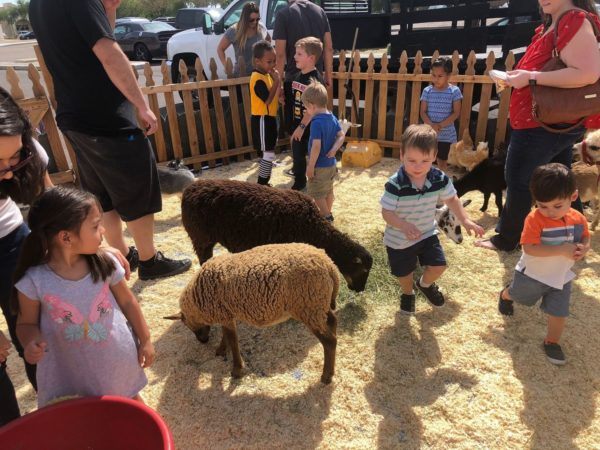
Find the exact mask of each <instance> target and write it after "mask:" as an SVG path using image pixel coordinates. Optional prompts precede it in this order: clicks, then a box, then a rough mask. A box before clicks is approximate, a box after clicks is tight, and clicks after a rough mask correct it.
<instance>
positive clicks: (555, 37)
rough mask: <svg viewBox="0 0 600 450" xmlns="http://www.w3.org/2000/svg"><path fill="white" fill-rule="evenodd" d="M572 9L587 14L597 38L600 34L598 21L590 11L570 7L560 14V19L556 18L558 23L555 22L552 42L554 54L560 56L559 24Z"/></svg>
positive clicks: (586, 16)
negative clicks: (594, 19)
mask: <svg viewBox="0 0 600 450" xmlns="http://www.w3.org/2000/svg"><path fill="white" fill-rule="evenodd" d="M571 11H581V12H582V13H584V14H585V18H586V19H587V20H589V22H590V24H592V30H594V35H595V36H596V39H598V36H599V35H600V31H599V30H598V27H597V26H596V23H595V22H594V21H593V20H592V18H591V17H590V13H589V12H588V11H586V10H585V9H581V8H573V9H568V10H567V11H565V12H564V13H562V14H561V15H560V16H558V19H556V23H555V24H554V33H553V35H554V40H553V42H552V56H554V57H556V58H558V57H559V56H558V55H559V51H558V48H557V44H558V25H559V24H560V21H561V20H562V18H563V17H565V16H566V15H567V14H569V13H570V12H571Z"/></svg>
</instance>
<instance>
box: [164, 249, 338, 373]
mask: <svg viewBox="0 0 600 450" xmlns="http://www.w3.org/2000/svg"><path fill="white" fill-rule="evenodd" d="M338 290H339V278H338V272H337V269H336V267H335V265H334V264H333V262H332V261H331V259H330V258H329V257H328V256H327V255H326V254H325V252H324V251H323V250H321V249H317V248H315V247H313V246H311V245H307V244H272V245H263V246H260V247H255V248H253V249H251V250H247V251H245V252H241V253H236V254H227V255H220V256H216V257H214V258H211V259H210V260H209V261H207V262H206V263H205V264H203V265H202V268H201V269H200V271H199V272H198V273H197V274H196V276H195V277H194V278H193V279H192V280H191V281H190V283H189V284H188V285H187V287H186V288H185V290H184V291H183V293H182V295H181V297H180V300H179V305H180V307H181V312H180V313H179V314H176V315H174V316H169V317H166V319H172V320H176V319H181V320H182V321H183V323H184V324H185V325H186V326H187V327H188V328H189V329H190V330H192V331H193V332H194V334H195V335H196V337H197V339H198V340H200V341H201V342H205V337H206V334H205V328H206V326H207V325H212V324H221V325H222V329H223V336H222V339H221V343H220V345H219V347H218V348H217V351H216V354H217V355H219V356H225V354H226V352H227V347H229V348H230V349H231V353H232V356H233V370H232V372H231V375H232V376H233V377H234V378H239V377H241V376H242V369H243V367H244V363H243V361H242V357H241V355H240V349H239V344H238V337H237V330H236V322H237V321H238V320H240V321H242V322H245V323H248V324H250V325H254V326H257V327H267V326H270V325H275V324H277V323H280V322H284V321H286V320H288V319H289V318H294V319H296V320H299V321H300V322H302V323H304V324H305V325H306V326H307V327H308V328H309V329H310V330H311V331H312V332H313V334H314V335H315V336H316V337H317V338H318V339H319V341H320V342H321V344H322V345H323V349H324V353H325V363H324V366H323V374H322V376H321V381H322V382H323V383H325V384H328V383H330V382H331V378H332V376H333V374H334V369H335V349H336V345H337V337H336V326H337V319H336V317H335V314H334V312H333V311H334V310H335V300H336V297H337V294H338Z"/></svg>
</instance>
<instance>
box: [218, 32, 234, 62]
mask: <svg viewBox="0 0 600 450" xmlns="http://www.w3.org/2000/svg"><path fill="white" fill-rule="evenodd" d="M230 45H231V41H230V40H229V39H228V38H227V36H226V35H223V37H222V38H221V40H220V41H219V45H218V47H217V55H218V56H219V61H221V64H223V67H225V66H226V64H227V56H225V50H227V49H228V48H229V46H230Z"/></svg>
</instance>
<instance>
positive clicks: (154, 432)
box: [0, 396, 175, 450]
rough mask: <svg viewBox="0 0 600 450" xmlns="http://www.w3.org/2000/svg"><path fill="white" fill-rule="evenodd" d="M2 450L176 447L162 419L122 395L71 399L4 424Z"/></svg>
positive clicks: (0, 437) (0, 434)
mask: <svg viewBox="0 0 600 450" xmlns="http://www.w3.org/2000/svg"><path fill="white" fill-rule="evenodd" d="M0 447H2V449H3V450H30V449H31V450H40V449H44V450H71V449H78V450H138V449H139V450H174V449H175V445H174V444H173V436H172V435H171V432H170V431H169V428H168V427H167V425H166V424H165V422H164V421H163V420H162V418H161V417H160V416H159V415H158V413H156V412H155V411H154V410H152V409H151V408H149V407H147V406H146V405H144V404H142V403H140V402H138V401H135V400H131V399H128V398H123V397H113V396H102V397H86V398H81V399H76V400H66V401H63V402H60V403H57V404H55V405H51V406H47V407H45V408H42V409H39V410H37V411H35V412H33V413H31V414H27V415H25V416H23V417H21V418H20V419H18V420H15V421H13V422H11V423H9V424H8V425H6V426H4V427H1V428H0Z"/></svg>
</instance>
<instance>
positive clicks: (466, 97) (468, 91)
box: [458, 51, 477, 136]
mask: <svg viewBox="0 0 600 450" xmlns="http://www.w3.org/2000/svg"><path fill="white" fill-rule="evenodd" d="M476 61H477V57H476V56H475V52H474V51H471V53H469V57H468V58H467V70H465V75H466V76H467V80H466V81H467V82H465V86H464V88H463V100H462V109H461V111H460V122H459V127H458V135H459V136H462V135H463V133H464V132H465V129H468V128H469V121H470V120H471V105H472V104H473V88H474V86H475V84H474V83H473V81H471V82H468V81H469V79H468V77H469V76H470V77H474V76H475V62H476Z"/></svg>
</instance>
